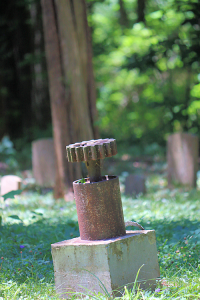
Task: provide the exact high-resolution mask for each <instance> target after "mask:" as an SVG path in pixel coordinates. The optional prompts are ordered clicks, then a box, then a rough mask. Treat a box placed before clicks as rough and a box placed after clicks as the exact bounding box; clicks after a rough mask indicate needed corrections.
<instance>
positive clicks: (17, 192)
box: [1, 190, 22, 200]
mask: <svg viewBox="0 0 200 300" xmlns="http://www.w3.org/2000/svg"><path fill="white" fill-rule="evenodd" d="M21 192H22V190H15V191H11V192H8V193H6V194H4V195H1V197H3V198H4V200H6V199H14V198H15V195H20V194H21Z"/></svg>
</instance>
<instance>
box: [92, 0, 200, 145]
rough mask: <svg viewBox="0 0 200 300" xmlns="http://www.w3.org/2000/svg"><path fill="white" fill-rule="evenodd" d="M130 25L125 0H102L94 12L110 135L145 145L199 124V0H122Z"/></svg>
mask: <svg viewBox="0 0 200 300" xmlns="http://www.w3.org/2000/svg"><path fill="white" fill-rule="evenodd" d="M123 3H124V6H125V9H126V12H127V16H128V19H129V23H130V26H129V27H127V28H125V29H124V28H122V27H121V25H120V23H119V14H120V7H119V1H117V0H112V1H104V2H99V1H97V2H95V3H94V4H93V7H92V12H91V14H90V16H89V21H90V24H91V26H92V28H93V48H94V65H95V74H96V81H97V86H98V102H97V108H98V111H99V126H100V130H101V133H102V135H103V136H109V135H110V136H114V137H115V138H117V140H118V141H121V142H127V141H128V142H129V144H133V143H136V144H139V145H141V146H143V147H145V146H146V145H148V144H151V143H153V142H156V143H158V144H160V145H162V144H164V141H165V139H166V137H167V135H168V133H170V132H173V131H180V130H185V131H189V132H192V133H197V134H198V131H199V129H200V110H199V107H200V106H199V100H198V99H199V97H200V94H199V83H198V82H199V80H200V77H199V75H198V74H199V73H200V65H199V53H200V45H199V38H200V27H199V23H198V20H199V9H200V4H199V2H198V1H189V0H188V1H187V0H186V1H175V0H173V1H169V0H168V1H162V2H157V1H154V0H150V1H146V10H145V20H146V23H145V24H144V23H142V22H141V23H137V14H136V7H137V1H136V0H134V1H129V0H124V1H123Z"/></svg>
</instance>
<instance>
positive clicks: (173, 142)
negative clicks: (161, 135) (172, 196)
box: [167, 133, 199, 187]
mask: <svg viewBox="0 0 200 300" xmlns="http://www.w3.org/2000/svg"><path fill="white" fill-rule="evenodd" d="M198 153H199V139H198V137H197V136H195V135H192V134H189V133H174V134H172V135H170V136H169V137H168V141H167V163H168V184H169V185H171V184H173V183H177V184H182V185H186V186H189V187H196V179H197V175H196V174H197V171H198Z"/></svg>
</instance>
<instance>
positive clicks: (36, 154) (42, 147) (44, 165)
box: [32, 139, 56, 188]
mask: <svg viewBox="0 0 200 300" xmlns="http://www.w3.org/2000/svg"><path fill="white" fill-rule="evenodd" d="M32 167H33V176H34V178H35V181H36V184H38V185H39V186H42V187H47V188H50V187H52V188H53V187H54V185H55V177H56V176H55V173H56V170H55V152H54V142H53V139H41V140H37V141H34V142H33V143H32Z"/></svg>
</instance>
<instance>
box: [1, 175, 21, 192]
mask: <svg viewBox="0 0 200 300" xmlns="http://www.w3.org/2000/svg"><path fill="white" fill-rule="evenodd" d="M21 182H22V179H21V178H20V177H19V176H15V175H6V176H3V177H2V178H1V196H2V195H5V194H7V193H9V192H11V191H16V190H20V189H21Z"/></svg>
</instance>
